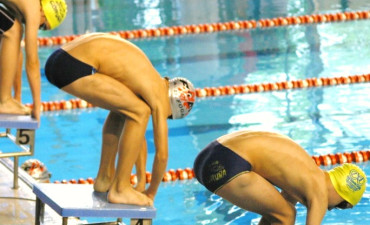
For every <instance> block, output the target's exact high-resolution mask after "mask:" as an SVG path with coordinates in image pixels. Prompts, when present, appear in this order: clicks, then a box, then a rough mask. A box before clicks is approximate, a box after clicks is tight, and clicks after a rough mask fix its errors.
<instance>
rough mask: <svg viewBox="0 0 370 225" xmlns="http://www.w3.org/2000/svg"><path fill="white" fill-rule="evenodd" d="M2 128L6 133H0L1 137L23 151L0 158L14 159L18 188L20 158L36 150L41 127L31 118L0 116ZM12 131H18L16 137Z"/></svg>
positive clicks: (14, 182)
mask: <svg viewBox="0 0 370 225" xmlns="http://www.w3.org/2000/svg"><path fill="white" fill-rule="evenodd" d="M0 127H2V128H5V129H6V131H5V132H3V133H0V137H6V138H9V139H10V140H11V141H12V142H14V143H15V144H16V145H17V146H18V147H20V149H21V151H16V152H7V153H4V152H1V151H0V158H8V157H14V171H13V173H14V181H13V184H14V188H15V189H16V188H18V157H19V156H30V155H33V153H34V148H35V130H36V129H37V128H38V127H39V123H38V121H37V120H35V119H33V118H31V116H24V115H11V114H0ZM11 129H17V132H16V136H14V135H13V134H12V133H11Z"/></svg>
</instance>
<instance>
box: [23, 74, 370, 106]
mask: <svg viewBox="0 0 370 225" xmlns="http://www.w3.org/2000/svg"><path fill="white" fill-rule="evenodd" d="M369 81H370V74H363V75H351V76H341V77H321V78H307V79H303V80H293V81H281V82H275V83H262V84H242V85H233V86H221V87H205V88H197V89H195V94H196V97H198V98H204V97H216V96H223V95H236V94H247V93H256V92H268V91H281V90H289V89H301V88H311V87H327V86H335V85H345V84H356V83H367V82H369ZM25 105H26V106H27V107H30V108H32V107H33V105H32V104H31V103H27V104H25ZM41 107H42V108H41V110H42V111H43V112H46V111H59V110H71V109H84V108H91V107H94V106H93V105H92V104H91V103H88V102H86V101H85V100H82V99H70V100H61V101H43V102H42V103H41Z"/></svg>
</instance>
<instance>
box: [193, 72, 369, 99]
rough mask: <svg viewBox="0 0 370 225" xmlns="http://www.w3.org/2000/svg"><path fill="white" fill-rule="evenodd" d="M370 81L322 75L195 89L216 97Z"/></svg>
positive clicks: (362, 76)
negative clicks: (300, 78)
mask: <svg viewBox="0 0 370 225" xmlns="http://www.w3.org/2000/svg"><path fill="white" fill-rule="evenodd" d="M369 81H370V74H362V75H351V76H347V77H343V76H341V77H320V78H315V77H314V78H307V79H304V80H294V81H281V82H275V83H262V84H243V85H233V86H221V87H205V88H197V89H195V94H196V96H197V97H198V98H202V97H215V96H222V95H234V94H245V93H254V92H268V91H278V90H289V89H300V88H311V87H326V86H335V85H344V84H354V83H366V82H369Z"/></svg>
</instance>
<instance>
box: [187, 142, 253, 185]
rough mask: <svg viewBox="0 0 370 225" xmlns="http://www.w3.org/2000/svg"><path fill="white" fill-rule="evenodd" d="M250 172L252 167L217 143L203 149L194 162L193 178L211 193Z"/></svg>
mask: <svg viewBox="0 0 370 225" xmlns="http://www.w3.org/2000/svg"><path fill="white" fill-rule="evenodd" d="M251 170H252V165H251V164H250V163H249V162H248V161H246V160H245V159H243V158H242V157H240V156H239V155H238V154H236V153H235V152H234V151H232V150H230V149H229V148H227V147H225V146H223V145H222V144H220V143H219V142H218V141H213V142H211V143H210V144H209V145H208V146H207V147H205V148H204V149H203V150H202V151H201V152H200V153H199V155H198V156H197V158H196V159H195V162H194V172H195V177H196V178H197V180H198V181H199V182H200V183H201V184H203V185H204V186H205V187H206V188H207V189H208V190H209V191H211V192H216V191H217V190H218V189H220V188H221V187H222V186H223V185H225V184H226V183H228V182H229V181H231V180H232V179H234V178H235V177H237V176H239V175H241V174H243V173H247V172H250V171H251Z"/></svg>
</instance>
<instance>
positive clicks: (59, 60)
mask: <svg viewBox="0 0 370 225" xmlns="http://www.w3.org/2000/svg"><path fill="white" fill-rule="evenodd" d="M95 72H96V70H95V69H94V68H93V67H92V66H90V65H88V64H86V63H84V62H81V61H80V60H78V59H76V58H74V57H73V56H71V55H70V54H68V53H67V52H66V51H64V50H63V49H61V48H60V49H58V50H56V51H55V52H54V53H53V54H51V55H50V57H49V58H48V60H47V62H46V64H45V75H46V78H47V79H48V80H49V82H50V83H52V84H54V85H55V86H57V87H58V88H63V87H64V86H66V85H68V84H70V83H72V82H73V81H75V80H77V79H79V78H81V77H84V76H88V75H92V74H94V73H95Z"/></svg>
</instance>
